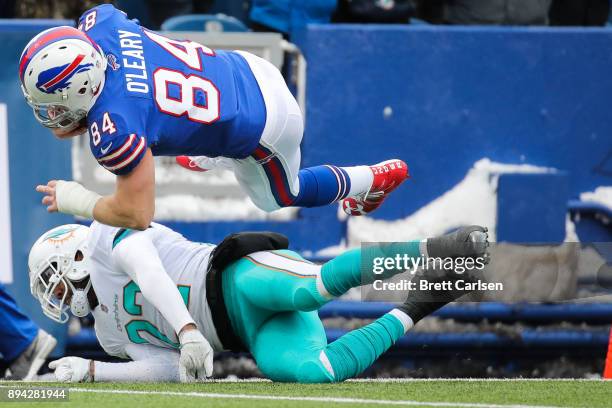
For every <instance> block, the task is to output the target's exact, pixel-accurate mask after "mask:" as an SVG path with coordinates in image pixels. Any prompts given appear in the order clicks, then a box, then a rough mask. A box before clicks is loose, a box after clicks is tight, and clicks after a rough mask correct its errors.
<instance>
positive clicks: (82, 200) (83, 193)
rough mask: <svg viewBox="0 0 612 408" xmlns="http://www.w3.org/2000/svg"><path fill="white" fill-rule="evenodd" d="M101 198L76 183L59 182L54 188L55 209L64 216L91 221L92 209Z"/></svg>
mask: <svg viewBox="0 0 612 408" xmlns="http://www.w3.org/2000/svg"><path fill="white" fill-rule="evenodd" d="M101 197H102V196H101V195H100V194H98V193H95V192H93V191H89V190H88V189H86V188H85V187H83V186H82V185H80V184H79V183H77V182H76V181H63V180H60V181H58V182H57V185H56V186H55V201H56V202H57V209H58V211H60V212H63V213H65V214H72V215H79V216H81V217H85V218H90V219H93V209H94V207H95V206H96V203H97V202H98V200H99V199H100V198H101Z"/></svg>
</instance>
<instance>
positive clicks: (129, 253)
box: [112, 230, 195, 334]
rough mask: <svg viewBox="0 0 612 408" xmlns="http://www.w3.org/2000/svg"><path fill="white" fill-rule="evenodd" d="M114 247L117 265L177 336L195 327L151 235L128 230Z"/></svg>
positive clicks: (117, 238)
mask: <svg viewBox="0 0 612 408" xmlns="http://www.w3.org/2000/svg"><path fill="white" fill-rule="evenodd" d="M120 232H121V231H120ZM113 245H114V248H113V252H112V256H113V262H114V263H115V265H116V266H117V267H118V269H119V270H121V271H123V272H125V273H126V274H127V275H128V276H129V277H130V278H131V279H133V280H134V282H136V284H137V285H138V287H139V288H140V291H141V292H142V295H143V296H144V297H145V299H147V300H148V301H149V303H151V304H152V305H153V306H154V307H155V309H157V310H158V311H159V312H160V313H161V314H162V315H163V316H164V318H165V319H166V320H167V321H168V323H170V325H171V326H172V328H173V329H174V331H175V332H176V333H177V334H179V333H180V332H181V330H183V329H189V327H186V326H188V325H190V324H195V322H194V320H193V318H192V317H191V314H190V313H189V310H188V309H187V306H185V303H184V302H183V298H182V297H181V294H180V292H179V291H178V289H177V287H176V283H174V282H173V281H172V279H170V276H168V273H166V270H165V268H164V265H163V264H162V261H161V259H160V258H159V254H158V252H157V248H156V247H155V244H154V243H153V241H152V239H151V234H150V233H149V231H142V232H139V231H131V230H125V231H124V232H122V233H120V234H119V235H118V236H117V237H115V240H114V242H113Z"/></svg>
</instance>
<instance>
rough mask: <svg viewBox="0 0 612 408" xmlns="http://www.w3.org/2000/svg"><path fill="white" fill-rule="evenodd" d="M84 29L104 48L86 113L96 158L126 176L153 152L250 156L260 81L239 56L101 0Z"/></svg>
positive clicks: (261, 109) (259, 121)
mask: <svg viewBox="0 0 612 408" xmlns="http://www.w3.org/2000/svg"><path fill="white" fill-rule="evenodd" d="M79 29H81V30H83V31H84V32H85V33H86V34H87V35H88V36H89V37H90V38H91V39H92V40H93V41H94V42H95V43H97V44H98V45H99V46H100V48H101V49H102V51H103V52H104V54H105V56H106V58H107V61H108V66H107V69H106V76H105V85H104V87H103V89H102V91H101V94H100V95H99V97H98V99H97V100H96V102H95V104H94V106H93V107H92V108H91V110H90V111H89V113H88V115H87V121H88V129H89V135H90V147H91V151H92V152H93V154H94V156H95V157H96V159H97V160H98V162H99V163H100V164H101V165H102V166H104V167H105V168H106V169H108V170H110V171H112V172H113V173H115V174H119V175H121V174H127V173H129V172H130V171H131V170H132V169H133V168H135V167H136V166H137V165H138V163H139V162H140V160H142V158H143V157H144V154H145V152H146V150H147V147H149V148H151V151H152V152H153V154H154V155H162V156H164V155H166V156H176V155H191V156H209V157H216V156H224V157H230V158H244V157H247V156H248V155H249V154H251V153H252V152H253V151H254V150H255V148H256V147H257V144H258V143H259V139H260V137H261V134H262V132H263V129H264V125H265V122H266V107H265V103H264V100H263V97H262V94H261V91H260V89H259V85H258V83H257V81H256V79H255V77H254V76H253V73H252V72H251V69H250V68H249V65H248V64H247V62H246V60H245V59H244V58H243V57H242V56H241V55H240V54H238V53H234V52H227V51H213V50H211V49H209V48H207V47H205V46H203V45H200V44H198V43H195V42H192V41H177V40H171V39H169V38H166V37H163V36H161V35H159V34H157V33H155V32H152V31H149V30H147V29H145V28H143V27H141V26H140V25H139V24H138V23H137V22H135V21H133V20H129V19H128V18H127V16H126V15H125V13H123V12H122V11H119V10H117V9H116V8H114V7H113V6H112V5H109V4H105V5H101V6H98V7H95V8H93V9H91V10H89V11H87V12H86V13H84V14H83V15H82V16H81V18H80V19H79Z"/></svg>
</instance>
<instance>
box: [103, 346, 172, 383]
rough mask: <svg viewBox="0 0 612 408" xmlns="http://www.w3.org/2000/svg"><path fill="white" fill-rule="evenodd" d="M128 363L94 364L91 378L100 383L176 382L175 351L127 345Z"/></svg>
mask: <svg viewBox="0 0 612 408" xmlns="http://www.w3.org/2000/svg"><path fill="white" fill-rule="evenodd" d="M125 351H126V354H128V355H129V356H130V358H131V359H132V360H133V361H131V362H129V363H104V362H101V361H96V362H94V367H93V376H94V380H95V381H100V382H178V381H179V379H180V376H179V357H180V354H179V353H178V352H177V351H174V350H170V349H165V348H163V347H156V346H151V345H147V344H128V345H127V346H126V348H125Z"/></svg>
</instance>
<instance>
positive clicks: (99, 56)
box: [19, 26, 107, 130]
mask: <svg viewBox="0 0 612 408" xmlns="http://www.w3.org/2000/svg"><path fill="white" fill-rule="evenodd" d="M106 66H107V61H106V58H105V56H104V53H103V52H102V49H101V48H100V47H99V46H98V45H97V44H95V43H94V42H93V41H92V40H91V39H90V38H89V37H88V36H87V35H86V34H85V33H84V32H82V31H79V30H77V29H76V28H73V27H67V26H61V27H54V28H50V29H48V30H45V31H43V32H42V33H40V34H38V35H37V36H36V37H34V38H32V39H31V40H30V42H29V43H28V45H26V47H25V49H24V50H23V52H22V54H21V58H20V59H19V79H20V80H21V89H22V91H23V95H24V96H25V99H26V101H27V102H28V104H29V105H30V106H31V107H32V109H33V110H34V116H35V117H36V119H38V121H39V122H40V123H42V124H43V125H44V126H46V127H48V128H60V129H63V130H71V129H74V128H76V127H77V126H78V124H79V121H81V119H83V118H85V117H86V116H87V113H88V112H89V110H90V109H91V107H92V106H93V105H94V103H95V102H96V99H97V98H98V96H99V95H100V92H101V91H102V88H103V87H104V79H105V71H106Z"/></svg>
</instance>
